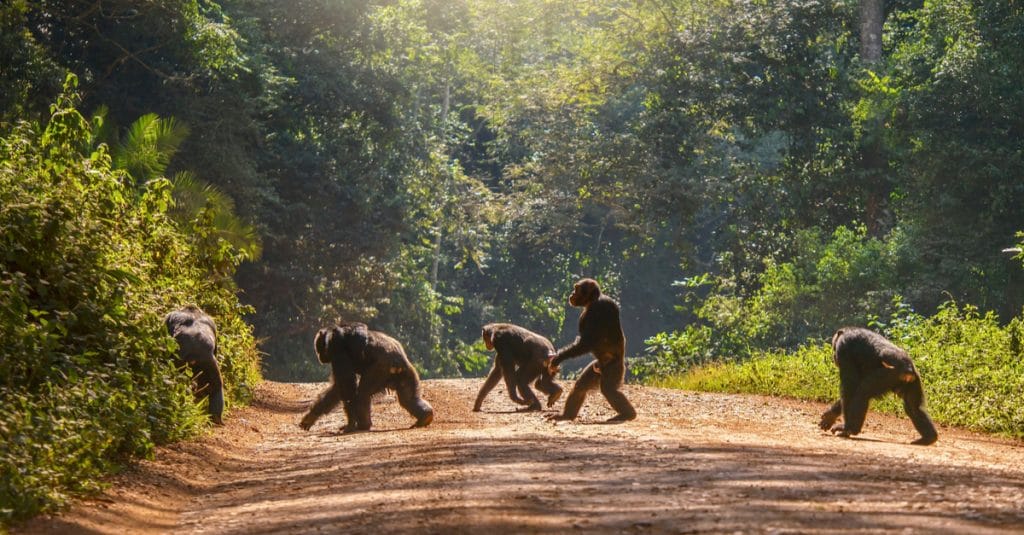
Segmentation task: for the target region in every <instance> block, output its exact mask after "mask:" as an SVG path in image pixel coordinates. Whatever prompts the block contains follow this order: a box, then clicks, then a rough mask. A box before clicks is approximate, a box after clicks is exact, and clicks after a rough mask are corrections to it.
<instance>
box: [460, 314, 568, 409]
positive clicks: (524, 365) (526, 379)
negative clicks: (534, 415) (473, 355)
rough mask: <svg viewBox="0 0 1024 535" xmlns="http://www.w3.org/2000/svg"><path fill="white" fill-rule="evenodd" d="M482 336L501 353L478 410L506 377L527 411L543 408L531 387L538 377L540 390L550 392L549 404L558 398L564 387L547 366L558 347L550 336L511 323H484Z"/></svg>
mask: <svg viewBox="0 0 1024 535" xmlns="http://www.w3.org/2000/svg"><path fill="white" fill-rule="evenodd" d="M481 335H482V337H483V339H484V345H485V346H487V349H492V350H494V351H496V352H497V353H495V355H494V366H493V367H492V368H491V373H489V374H488V375H487V380H485V381H484V384H483V386H481V387H480V393H479V394H477V396H476V403H475V404H474V405H473V410H474V411H479V410H480V407H481V405H483V402H484V398H485V397H487V394H488V393H490V391H491V389H493V388H494V386H495V385H496V384H498V381H499V380H501V378H502V377H504V378H505V387H506V389H507V390H508V395H509V397H510V398H512V401H514V402H516V403H518V404H520V405H526V406H527V407H526V408H525V409H524V410H527V411H539V410H540V409H541V405H540V400H538V399H537V396H536V394H534V393H533V390H531V389H530V383H531V382H533V380H534V379H536V383H535V385H536V386H537V389H538V390H540V391H541V392H544V393H545V394H547V395H548V401H547V405H548V407H550V406H552V405H554V404H555V401H558V398H559V397H561V395H562V387H561V386H559V385H558V384H557V383H555V382H554V377H553V374H552V373H551V370H549V369H548V367H547V359H548V354H549V353H551V352H553V351H554V350H555V346H553V345H551V342H550V341H549V340H548V339H547V338H544V337H543V336H541V335H539V334H537V333H534V332H531V331H528V330H526V329H524V328H522V327H519V326H517V325H512V324H509V323H489V324H487V325H484V327H483V329H482V332H481ZM517 390H518V393H517ZM520 395H521V396H522V397H520Z"/></svg>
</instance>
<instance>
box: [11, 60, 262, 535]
mask: <svg viewBox="0 0 1024 535" xmlns="http://www.w3.org/2000/svg"><path fill="white" fill-rule="evenodd" d="M75 85H76V80H75V78H74V77H70V76H69V78H68V83H67V84H66V86H65V93H64V95H62V96H61V98H60V99H59V100H58V102H57V103H56V104H54V105H53V106H52V108H51V111H52V115H51V118H50V120H49V122H48V124H47V125H46V126H45V127H44V128H39V127H33V126H31V125H27V124H21V125H19V126H17V127H16V129H15V130H14V131H13V132H11V133H9V134H8V135H6V137H4V138H3V139H2V140H0V228H2V229H3V232H2V234H0V351H2V352H3V354H2V356H0V406H3V407H4V411H2V412H0V525H3V524H7V523H9V522H10V521H12V520H13V519H17V518H23V517H26V516H30V515H32V514H35V513H38V512H40V511H45V510H51V509H53V508H55V507H57V506H59V505H60V504H62V503H63V502H64V501H65V500H66V499H67V498H68V496H69V495H71V494H73V493H76V492H81V491H86V490H91V489H95V488H96V487H97V485H98V477H99V476H101V475H102V474H104V473H106V472H107V471H109V470H111V469H112V468H113V467H115V466H116V465H117V464H118V463H120V462H123V461H124V460H126V459H129V458H131V457H135V456H145V455H147V454H148V453H149V452H151V451H152V448H153V447H154V445H156V444H159V443H164V442H168V441H173V440H178V439H181V438H183V437H187V436H189V435H192V434H194V433H196V432H197V431H199V430H200V429H201V428H202V427H203V425H205V422H206V418H205V416H203V411H202V408H201V407H197V406H196V404H195V402H194V401H193V397H192V395H191V393H190V390H189V381H188V378H187V372H185V371H183V370H179V369H176V368H175V366H174V354H175V350H176V347H175V344H174V341H173V340H172V339H171V338H170V337H169V336H167V332H166V330H165V328H164V325H163V316H164V314H165V313H166V312H168V311H169V310H171V309H173V308H175V307H178V306H181V305H184V304H188V303H193V304H197V305H199V306H201V307H203V308H204V309H205V310H206V311H207V312H209V313H210V314H211V315H212V316H214V318H215V319H216V320H217V321H218V325H219V331H220V349H221V350H220V356H221V358H222V359H223V363H222V370H223V374H224V379H225V383H226V391H227V392H226V393H227V397H228V400H229V405H230V404H238V403H240V402H244V401H245V400H247V399H248V398H249V396H250V395H251V391H252V387H253V386H254V385H255V383H256V382H257V381H259V379H260V376H259V368H258V366H259V359H258V354H257V352H256V349H255V344H254V340H253V337H252V333H251V330H250V328H249V327H248V326H247V325H246V324H245V323H244V322H243V321H242V319H241V314H242V313H244V312H245V311H246V310H245V308H244V307H243V306H242V305H240V304H239V303H238V300H237V298H236V296H235V287H234V284H233V283H232V282H231V278H230V277H231V273H233V271H234V268H235V266H237V262H238V256H237V254H236V253H235V252H234V251H233V250H232V249H231V247H230V246H226V245H225V244H224V242H223V241H220V240H215V239H211V238H210V236H212V235H213V233H212V231H210V229H209V225H208V221H207V219H208V218H204V217H202V216H201V217H198V218H197V219H196V220H195V221H194V222H191V223H190V224H189V225H185V226H182V227H181V228H179V226H178V225H177V224H175V223H174V222H173V221H172V220H171V219H170V218H169V217H168V216H167V211H168V209H169V208H170V207H171V206H172V204H173V201H172V197H171V194H170V184H169V182H168V181H167V180H165V179H157V180H154V181H151V182H149V183H148V184H146V185H144V186H142V187H141V189H137V188H135V187H134V186H132V185H129V182H128V181H127V180H125V177H124V174H123V173H120V172H118V171H115V170H112V169H111V158H110V156H109V154H108V152H107V149H106V146H104V145H99V146H93V145H94V142H93V139H94V137H93V135H92V133H93V129H94V125H92V124H90V123H89V122H88V121H87V120H85V118H83V117H82V115H81V114H79V113H78V111H76V109H75V104H76V97H75V96H74V94H73V90H74V87H75ZM185 227H188V228H185Z"/></svg>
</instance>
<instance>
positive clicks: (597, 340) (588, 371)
mask: <svg viewBox="0 0 1024 535" xmlns="http://www.w3.org/2000/svg"><path fill="white" fill-rule="evenodd" d="M569 304H570V305H572V306H574V307H583V312H581V313H580V322H579V330H580V334H579V336H577V337H576V340H575V341H574V342H573V343H572V344H569V345H568V346H566V347H564V348H562V349H561V350H560V351H558V353H552V354H551V355H549V359H548V368H549V369H550V370H551V373H553V374H554V373H557V372H558V365H559V364H561V363H562V362H563V361H565V360H568V359H571V358H574V357H578V356H580V355H585V354H587V353H592V354H593V355H594V357H595V358H596V359H597V360H596V361H594V362H591V363H590V365H589V366H587V367H586V368H585V369H584V370H583V373H582V374H581V375H580V378H579V379H578V380H577V381H576V384H575V385H573V387H572V391H571V392H569V398H568V399H567V400H566V402H565V409H564V411H563V412H562V414H561V415H560V416H557V417H555V419H556V420H572V419H574V418H576V416H577V415H578V414H579V412H580V407H582V406H583V401H584V400H585V399H586V397H587V393H588V392H589V391H590V390H593V389H594V388H597V387H598V386H599V385H600V387H601V393H602V394H604V397H605V399H607V400H608V403H609V404H611V406H612V408H613V409H615V411H616V412H617V413H618V414H617V415H615V416H614V417H612V418H611V419H609V420H608V421H609V422H624V421H627V420H632V419H634V418H636V410H635V409H634V408H633V405H632V404H630V403H629V400H628V399H626V395H625V394H623V393H622V391H621V390H620V388H622V383H623V381H624V380H625V377H626V337H625V336H624V335H623V334H622V325H621V324H620V323H619V305H618V303H616V302H615V301H613V300H612V299H611V298H609V297H608V296H606V295H602V294H601V287H600V286H598V285H597V281H595V280H593V279H582V280H580V281H579V282H577V283H576V285H575V287H574V288H573V291H572V295H570V296H569Z"/></svg>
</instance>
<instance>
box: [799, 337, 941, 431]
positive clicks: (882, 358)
mask: <svg viewBox="0 0 1024 535" xmlns="http://www.w3.org/2000/svg"><path fill="white" fill-rule="evenodd" d="M832 351H833V353H832V360H833V361H835V364H836V366H838V367H839V400H838V401H836V402H835V403H833V404H832V406H831V407H829V409H828V410H827V411H825V413H824V414H822V415H821V421H820V422H819V423H818V426H819V427H821V429H822V430H824V431H831V432H832V433H834V434H836V435H839V436H842V437H849V436H851V435H856V434H859V433H860V432H861V429H862V428H863V426H864V417H865V416H866V415H867V412H868V403H869V402H870V401H871V400H872V399H874V398H878V397H881V396H883V395H885V394H886V393H888V392H893V393H895V394H896V395H898V396H899V397H900V398H902V399H903V408H904V410H906V411H907V416H909V417H910V421H911V422H913V423H914V427H915V428H916V429H917V432H918V433H920V434H921V438H919V439H917V440H915V441H914V442H913V443H914V444H918V445H923V446H927V445H929V444H934V443H935V441H937V440H938V439H939V433H938V431H936V430H935V424H933V423H932V419H931V418H930V417H929V416H928V413H927V412H925V410H924V389H923V388H922V387H921V376H920V374H918V373H917V368H916V367H914V363H913V361H911V360H910V356H909V355H907V352H906V351H904V350H902V349H900V348H899V347H896V345H895V344H893V343H892V342H890V341H889V340H886V339H885V338H884V337H882V335H880V334H878V333H875V332H872V331H869V330H867V329H861V328H858V327H843V328H842V329H839V330H838V331H836V333H835V335H833V336H832ZM839 416H842V417H843V423H841V424H837V423H835V422H836V420H837V419H839Z"/></svg>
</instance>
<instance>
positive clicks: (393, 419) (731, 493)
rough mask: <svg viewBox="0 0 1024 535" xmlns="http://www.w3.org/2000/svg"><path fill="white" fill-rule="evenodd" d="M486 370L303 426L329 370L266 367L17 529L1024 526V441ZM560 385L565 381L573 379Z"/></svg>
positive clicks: (886, 529)
mask: <svg viewBox="0 0 1024 535" xmlns="http://www.w3.org/2000/svg"><path fill="white" fill-rule="evenodd" d="M479 384H480V382H479V380H443V381H426V382H425V386H424V388H425V395H424V397H425V398H426V399H428V400H429V401H430V402H431V403H432V404H433V406H434V407H435V409H436V410H437V418H436V419H435V420H434V423H433V425H431V426H430V427H429V428H426V429H413V430H410V429H406V427H407V426H408V425H410V424H411V423H412V419H411V418H410V417H409V416H408V415H407V414H405V413H404V412H403V411H402V410H401V408H400V407H398V404H397V403H396V402H395V401H394V400H393V399H383V400H381V401H379V402H377V403H376V404H375V406H374V409H373V410H374V425H375V427H374V430H373V431H371V432H368V433H357V434H352V435H341V434H339V433H338V429H339V428H340V427H341V425H342V422H343V418H344V417H343V415H342V414H341V412H340V411H338V412H337V413H334V414H331V415H329V416H327V417H325V418H324V419H322V420H321V421H320V422H318V424H317V425H316V426H315V427H314V428H313V429H312V430H311V431H309V432H303V431H301V430H300V429H299V428H298V427H297V425H296V422H298V420H299V417H300V416H301V413H302V412H303V410H304V408H305V406H306V405H307V404H308V402H309V400H311V399H312V398H313V396H314V395H315V393H316V391H317V390H318V389H319V388H321V387H322V385H316V384H281V383H265V384H264V385H263V386H262V387H261V389H260V392H259V396H258V400H257V402H256V403H255V404H254V406H252V407H249V408H245V409H242V410H238V411H234V412H232V413H231V415H230V418H229V420H228V424H227V426H225V427H223V428H218V429H215V430H213V431H212V432H211V433H210V435H209V436H207V437H205V438H202V439H200V440H197V441H193V442H188V443H183V444H177V445H173V446H170V447H167V448H161V449H160V450H159V451H158V452H157V455H156V458H155V459H154V460H153V461H146V462H142V463H140V464H139V466H137V467H135V468H133V469H131V470H129V471H128V472H127V473H125V474H123V475H121V476H118V477H116V478H114V480H113V482H112V483H113V486H112V487H111V489H110V490H109V491H107V492H106V493H104V494H103V495H102V496H100V497H97V498H95V499H90V500H86V501H83V502H81V503H79V504H78V505H76V506H75V507H73V508H72V509H71V510H69V511H68V512H66V513H63V514H61V515H59V516H55V517H50V518H38V519H35V520H33V521H32V522H30V523H28V524H27V525H24V526H21V527H19V528H18V529H16V530H15V532H16V533H69V532H70V533H74V532H79V533H118V534H120V533H167V532H175V533H218V534H223V533H308V532H317V531H323V532H328V533H330V532H343V531H347V532H363V533H381V532H406V531H414V532H417V533H421V532H427V533H452V532H473V533H480V532H484V533H488V532H490V533H504V532H516V533H522V532H567V531H573V530H576V531H579V532H586V533H591V532H617V533H618V532H651V533H664V532H671V533H696V532H736V531H739V532H751V531H755V532H757V531H769V532H775V533H783V532H795V533H808V532H833V531H845V530H863V531H874V532H879V533H891V532H894V531H898V530H910V531H920V532H927V533H942V532H945V533H986V532H991V533H1001V532H1007V533H1009V532H1016V533H1020V532H1024V444H1021V443H1019V442H1010V441H1003V440H998V439H993V438H991V437H987V436H984V435H977V434H972V433H967V432H962V431H956V430H949V429H941V428H940V430H939V432H940V440H939V443H938V444H936V445H935V446H931V447H916V446H910V445H908V444H907V442H909V441H910V440H911V439H913V438H916V437H915V432H914V429H913V427H912V426H911V425H910V423H909V421H907V420H906V419H899V418H892V417H885V416H882V415H878V414H875V413H871V414H869V416H868V423H867V426H866V427H865V430H864V433H863V434H862V436H861V438H858V439H852V440H849V439H841V438H835V437H832V436H829V435H826V434H825V433H822V432H821V431H819V430H818V429H817V428H816V426H815V424H816V422H817V420H818V416H819V414H820V412H821V411H822V410H823V409H824V407H823V406H821V405H820V404H811V403H801V402H794V401H783V400H778V399H771V398H762V397H756V396H729V395H716V394H697V393H692V392H680V391H672V390H663V389H654V388H644V387H636V386H630V387H627V389H626V393H627V395H628V396H629V397H630V398H631V399H632V401H633V403H634V404H635V405H636V406H637V408H638V410H639V411H640V417H639V418H638V419H637V420H636V421H633V422H629V423H626V424H621V425H606V424H603V423H602V422H603V420H604V419H606V418H608V417H609V416H611V412H610V410H609V409H608V408H607V406H606V404H605V403H604V400H603V399H602V398H601V397H600V396H599V395H596V396H592V397H591V398H590V399H589V400H588V403H587V404H586V405H585V407H584V412H583V414H582V417H581V419H580V420H579V421H577V422H573V423H560V424H558V425H555V424H553V423H550V422H547V421H546V420H545V419H544V418H543V416H542V415H540V414H536V413H533V414H517V413H515V412H513V411H514V406H513V405H512V404H511V402H509V401H508V399H507V398H505V397H504V393H503V392H502V391H501V389H497V390H496V391H495V392H492V393H491V396H490V397H489V398H488V401H487V403H485V405H484V412H480V413H474V412H471V410H470V409H471V408H472V403H473V398H474V397H475V394H476V389H477V388H478V387H479ZM567 386H568V385H567Z"/></svg>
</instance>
